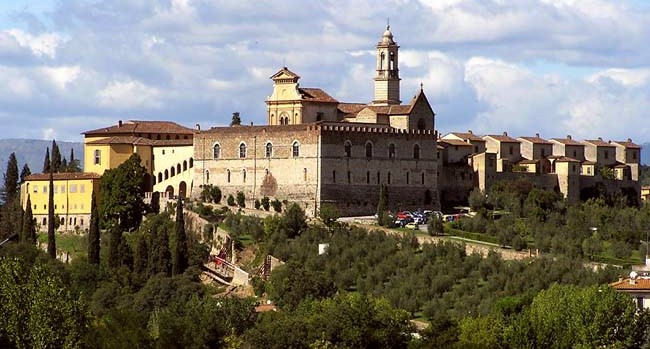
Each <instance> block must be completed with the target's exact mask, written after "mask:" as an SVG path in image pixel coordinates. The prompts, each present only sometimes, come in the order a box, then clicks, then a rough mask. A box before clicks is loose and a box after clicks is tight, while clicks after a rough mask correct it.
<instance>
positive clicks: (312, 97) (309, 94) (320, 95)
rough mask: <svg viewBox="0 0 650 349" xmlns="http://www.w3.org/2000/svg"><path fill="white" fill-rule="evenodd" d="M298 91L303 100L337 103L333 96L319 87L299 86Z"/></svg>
mask: <svg viewBox="0 0 650 349" xmlns="http://www.w3.org/2000/svg"><path fill="white" fill-rule="evenodd" d="M298 91H299V92H300V94H301V95H302V97H303V98H304V99H305V100H308V101H312V102H323V103H338V102H339V101H337V100H336V99H334V97H332V96H330V95H328V94H327V92H325V91H323V90H322V89H320V88H302V87H301V88H299V89H298Z"/></svg>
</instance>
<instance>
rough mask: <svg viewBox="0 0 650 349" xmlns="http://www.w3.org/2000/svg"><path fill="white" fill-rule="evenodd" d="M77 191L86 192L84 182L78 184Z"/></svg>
mask: <svg viewBox="0 0 650 349" xmlns="http://www.w3.org/2000/svg"><path fill="white" fill-rule="evenodd" d="M79 192H80V193H85V192H86V185H85V184H80V185H79Z"/></svg>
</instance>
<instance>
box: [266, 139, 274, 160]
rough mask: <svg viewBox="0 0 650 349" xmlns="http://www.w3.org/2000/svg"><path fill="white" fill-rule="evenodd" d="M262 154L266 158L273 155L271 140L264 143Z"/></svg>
mask: <svg viewBox="0 0 650 349" xmlns="http://www.w3.org/2000/svg"><path fill="white" fill-rule="evenodd" d="M264 156H265V157H267V158H270V157H272V156H273V144H271V142H268V143H266V148H265V152H264Z"/></svg>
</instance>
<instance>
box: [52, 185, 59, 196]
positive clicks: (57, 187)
mask: <svg viewBox="0 0 650 349" xmlns="http://www.w3.org/2000/svg"><path fill="white" fill-rule="evenodd" d="M53 188H54V194H58V193H59V186H58V185H55V186H54V187H53Z"/></svg>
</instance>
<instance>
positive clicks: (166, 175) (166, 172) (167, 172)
mask: <svg viewBox="0 0 650 349" xmlns="http://www.w3.org/2000/svg"><path fill="white" fill-rule="evenodd" d="M168 178H169V171H167V170H165V180H167V179H168Z"/></svg>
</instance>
